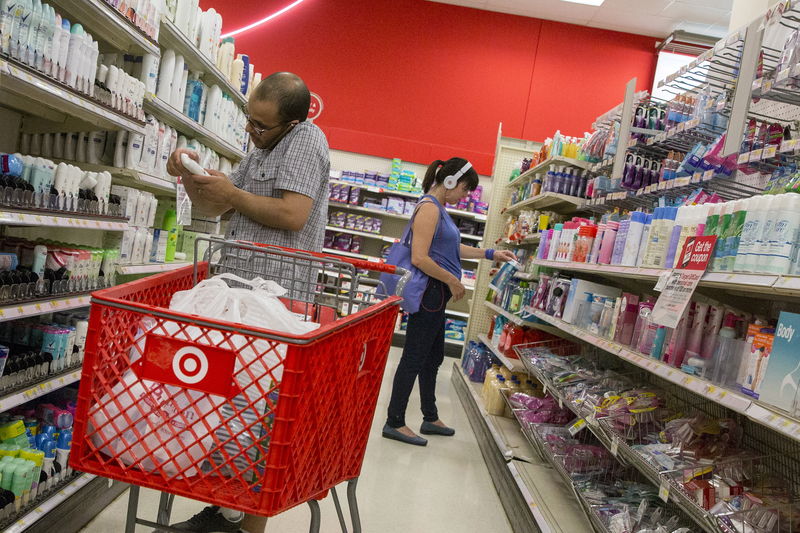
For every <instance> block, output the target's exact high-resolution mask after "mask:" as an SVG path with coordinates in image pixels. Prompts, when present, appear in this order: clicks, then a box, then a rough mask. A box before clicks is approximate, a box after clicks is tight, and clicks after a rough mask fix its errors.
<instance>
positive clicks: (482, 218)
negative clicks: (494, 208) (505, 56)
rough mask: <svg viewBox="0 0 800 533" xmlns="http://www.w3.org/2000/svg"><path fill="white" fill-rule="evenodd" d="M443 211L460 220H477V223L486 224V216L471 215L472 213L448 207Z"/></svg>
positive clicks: (479, 214)
mask: <svg viewBox="0 0 800 533" xmlns="http://www.w3.org/2000/svg"><path fill="white" fill-rule="evenodd" d="M445 211H447V212H448V213H450V215H452V216H455V217H461V218H469V219H471V220H477V221H478V222H486V215H483V214H481V213H473V212H472V211H462V210H461V209H452V208H450V207H448V208H446V209H445Z"/></svg>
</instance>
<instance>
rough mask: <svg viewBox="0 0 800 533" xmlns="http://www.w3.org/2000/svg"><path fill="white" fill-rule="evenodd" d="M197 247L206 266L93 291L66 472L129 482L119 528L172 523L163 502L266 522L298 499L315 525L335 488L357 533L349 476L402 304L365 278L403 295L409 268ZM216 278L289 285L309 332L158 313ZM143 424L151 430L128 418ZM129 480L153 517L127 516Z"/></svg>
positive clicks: (244, 247) (266, 250)
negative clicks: (393, 276) (148, 498)
mask: <svg viewBox="0 0 800 533" xmlns="http://www.w3.org/2000/svg"><path fill="white" fill-rule="evenodd" d="M201 241H207V242H205V243H201ZM201 244H204V245H205V244H207V245H208V249H207V252H206V253H205V255H204V256H205V259H206V260H205V261H202V262H198V261H195V264H194V265H193V266H192V265H189V266H186V267H184V268H181V269H178V270H175V271H173V272H168V273H164V274H159V275H156V276H152V277H149V278H145V279H142V280H138V281H134V282H131V283H127V284H124V285H120V286H118V287H113V288H110V289H105V290H101V291H97V292H95V293H94V294H93V295H92V301H91V302H92V307H91V315H90V319H89V334H88V337H87V340H86V355H85V361H84V365H83V372H82V376H81V383H80V390H79V394H78V408H77V416H76V422H75V432H74V441H73V445H72V452H71V454H70V464H71V466H72V467H73V468H74V469H77V470H79V471H82V472H87V473H92V474H97V475H99V476H103V477H107V478H111V479H117V480H120V481H124V482H126V483H130V484H131V485H132V487H131V493H130V497H129V508H128V525H127V529H126V531H128V532H132V531H133V530H134V528H135V524H136V523H139V524H143V525H149V526H151V527H158V528H159V529H161V530H169V528H168V527H164V525H165V524H168V523H169V511H170V508H171V505H172V500H173V498H174V495H180V496H186V497H189V498H192V499H195V500H202V501H205V502H208V503H211V504H214V505H220V506H224V507H229V508H233V509H238V510H241V511H245V512H248V513H252V514H256V515H261V516H274V515H276V514H278V513H280V512H282V511H285V510H287V509H289V508H290V507H293V506H296V505H298V504H300V503H303V502H308V503H309V504H310V505H311V510H312V525H311V531H318V527H319V508H318V505H317V504H316V500H318V499H321V498H322V497H324V496H325V495H326V494H327V491H328V490H329V489H332V488H334V487H335V485H337V484H339V483H341V482H343V481H348V482H349V483H348V500H349V503H350V511H351V513H350V514H351V518H352V520H353V528H354V530H355V531H359V530H360V524H359V519H358V508H357V505H356V500H355V481H356V479H357V477H358V475H359V473H360V470H361V464H362V461H363V458H364V452H365V449H366V445H367V439H368V434H369V430H370V426H371V422H372V418H373V414H374V412H375V407H376V403H377V398H378V392H379V389H380V383H381V379H382V376H383V371H384V367H385V364H386V359H387V356H388V352H389V347H390V344H391V338H392V333H393V330H394V327H395V320H396V316H397V312H398V309H399V304H400V301H401V298H400V297H399V296H395V295H391V296H383V295H382V294H381V293H382V291H381V290H379V289H380V288H379V287H378V286H379V285H380V283H379V282H377V281H375V280H373V279H371V278H369V277H368V276H365V275H363V274H362V273H361V272H363V271H364V270H371V271H381V272H389V273H397V274H401V275H403V278H402V279H401V283H399V284H398V292H401V291H402V287H403V285H404V284H405V280H406V278H407V275H408V274H407V272H406V271H404V270H403V269H401V268H395V267H394V266H391V265H386V264H382V263H373V262H368V261H358V260H350V259H343V258H339V257H334V256H329V255H324V254H317V253H311V252H302V251H298V250H291V249H286V248H279V247H273V246H264V245H254V244H251V243H243V242H235V241H223V240H218V239H198V243H197V244H196V247H197V248H196V249H198V248H199V247H200V245H201ZM198 256H201V257H202V256H203V254H197V255H196V256H195V257H198ZM221 273H232V274H235V275H238V276H239V277H241V278H245V279H255V278H256V277H262V278H264V279H272V280H274V281H277V282H278V283H279V284H281V285H283V286H286V288H288V289H289V290H290V291H291V292H290V296H291V298H286V299H285V300H284V303H285V304H286V305H287V307H288V308H289V309H290V310H292V311H293V312H295V313H296V314H298V315H300V316H302V317H303V319H304V320H311V321H314V322H318V323H320V327H319V328H318V329H314V330H312V331H311V332H309V333H307V334H303V335H289V334H286V333H283V332H276V331H271V330H267V329H262V328H257V327H252V326H247V325H243V324H240V323H231V322H224V321H217V320H211V319H207V318H203V317H202V316H199V315H201V314H202V309H198V310H197V313H198V314H197V315H190V314H186V313H180V312H175V311H172V310H170V309H169V303H170V300H171V298H172V296H173V294H174V293H176V292H177V291H181V290H186V289H190V288H192V287H193V286H194V285H196V284H197V283H199V282H200V281H202V280H203V279H206V278H208V277H211V276H214V275H217V274H221ZM223 277H224V276H223ZM187 339H191V340H187ZM268 361H274V363H270V364H268V363H267V362H268ZM198 378H199V379H198ZM131 406H133V407H134V409H131ZM132 413H133V414H132ZM197 413H200V414H201V415H202V416H198V417H197V418H200V420H199V421H198V420H197V419H192V420H189V418H191V417H192V416H193V415H196V414H197ZM137 415H138V417H139V418H138V419H137ZM148 416H149V417H150V420H151V422H150V424H149V426H148V425H144V427H143V426H142V425H140V424H137V421H139V420H141V419H142V418H146V417H148ZM159 417H160V418H159ZM154 418H155V419H156V420H161V422H159V423H157V424H156V426H157V427H153V422H152V419H154ZM198 422H200V423H198ZM187 433H188V434H189V437H191V438H190V439H188V440H187V437H186V435H187ZM203 438H205V439H206V442H208V441H209V439H210V441H211V442H212V443H213V445H212V446H204V445H201V441H202V439H203ZM187 458H189V459H191V466H192V468H191V469H189V472H190V474H187V469H186V468H185V464H186V461H187ZM180 464H183V465H184V468H183V469H181V468H179V467H178V466H177V465H180ZM139 486H142V487H149V488H153V489H157V490H160V491H163V492H164V493H168V494H162V498H161V505H160V508H159V513H158V518H157V523H153V522H149V521H146V520H142V519H139V518H138V517H137V515H136V507H137V505H138V490H139V489H138V487H139ZM333 493H334V502H335V503H336V507H337V512H338V514H339V520H340V523H341V525H342V528H343V529H345V524H344V519H343V516H342V512H341V508H340V507H339V502H338V498H336V495H335V489H334V490H333Z"/></svg>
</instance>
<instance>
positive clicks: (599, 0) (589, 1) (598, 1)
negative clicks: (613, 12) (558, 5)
mask: <svg viewBox="0 0 800 533" xmlns="http://www.w3.org/2000/svg"><path fill="white" fill-rule="evenodd" d="M561 1H562V2H572V3H573V4H586V5H587V6H602V5H603V2H605V1H606V0H561Z"/></svg>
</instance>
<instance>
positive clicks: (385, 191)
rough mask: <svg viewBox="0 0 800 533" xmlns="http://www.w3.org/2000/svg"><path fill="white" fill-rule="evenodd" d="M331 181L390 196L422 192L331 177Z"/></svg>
mask: <svg viewBox="0 0 800 533" xmlns="http://www.w3.org/2000/svg"><path fill="white" fill-rule="evenodd" d="M329 183H332V184H333V185H347V186H348V187H358V188H359V189H361V190H364V191H368V192H371V193H375V194H386V195H388V196H405V197H406V198H419V197H420V195H421V194H422V193H418V192H408V191H396V190H394V189H384V188H383V187H376V186H374V185H359V184H358V183H353V182H351V181H344V180H338V179H333V178H331V179H330V180H329Z"/></svg>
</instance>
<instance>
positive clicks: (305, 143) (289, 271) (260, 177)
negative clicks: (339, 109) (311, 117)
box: [226, 122, 330, 300]
mask: <svg viewBox="0 0 800 533" xmlns="http://www.w3.org/2000/svg"><path fill="white" fill-rule="evenodd" d="M329 174H330V154H329V150H328V141H327V139H326V138H325V134H324V133H322V130H320V129H319V127H317V126H315V125H314V124H311V123H310V122H301V123H300V124H298V125H297V126H296V127H294V128H293V129H292V131H291V132H289V134H288V135H286V137H284V138H283V139H282V140H281V141H280V142H279V143H278V145H277V146H276V147H275V148H273V149H272V150H262V149H255V150H253V151H252V152H250V153H249V154H248V155H247V156H246V157H245V158H244V159H243V160H242V162H241V164H240V165H239V168H238V169H237V170H235V171H234V172H233V173H232V174H231V176H230V179H231V181H232V182H233V184H234V185H236V187H238V188H240V189H242V190H245V191H247V192H249V193H252V194H256V195H258V196H269V197H272V198H281V197H282V196H283V192H284V191H291V192H295V193H299V194H302V195H304V196H308V197H309V198H311V199H312V200H313V204H312V207H311V213H310V214H309V217H308V220H307V221H306V224H305V226H303V228H302V229H301V230H300V231H289V230H283V229H277V228H271V227H269V226H265V225H263V224H261V223H259V222H256V221H255V220H252V219H250V218H248V217H246V216H244V215H243V214H241V213H238V212H235V213H234V214H233V216H232V217H231V220H230V222H229V223H228V230H227V233H226V238H227V239H232V240H244V241H250V242H255V243H263V244H274V245H278V246H284V247H288V248H295V249H299V250H310V251H314V252H321V251H322V245H323V242H324V239H325V224H326V223H327V220H328V179H329ZM233 263H235V261H234V262H232V263H228V265H229V266H230V267H234V264H233ZM234 268H235V267H234ZM262 270H263V272H262ZM259 275H261V277H264V278H265V279H274V280H275V281H277V282H278V283H280V284H281V285H283V286H284V287H286V288H287V289H289V291H290V297H292V298H296V299H303V300H306V299H307V298H308V297H309V296H310V292H311V287H310V286H309V284H310V283H312V280H311V278H312V277H313V276H314V275H315V273H314V272H311V271H310V270H309V269H306V268H302V267H298V266H297V265H291V264H287V263H285V262H281V261H270V262H269V263H268V264H266V265H261V266H260V267H259ZM300 292H302V293H306V292H308V293H309V294H300Z"/></svg>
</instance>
